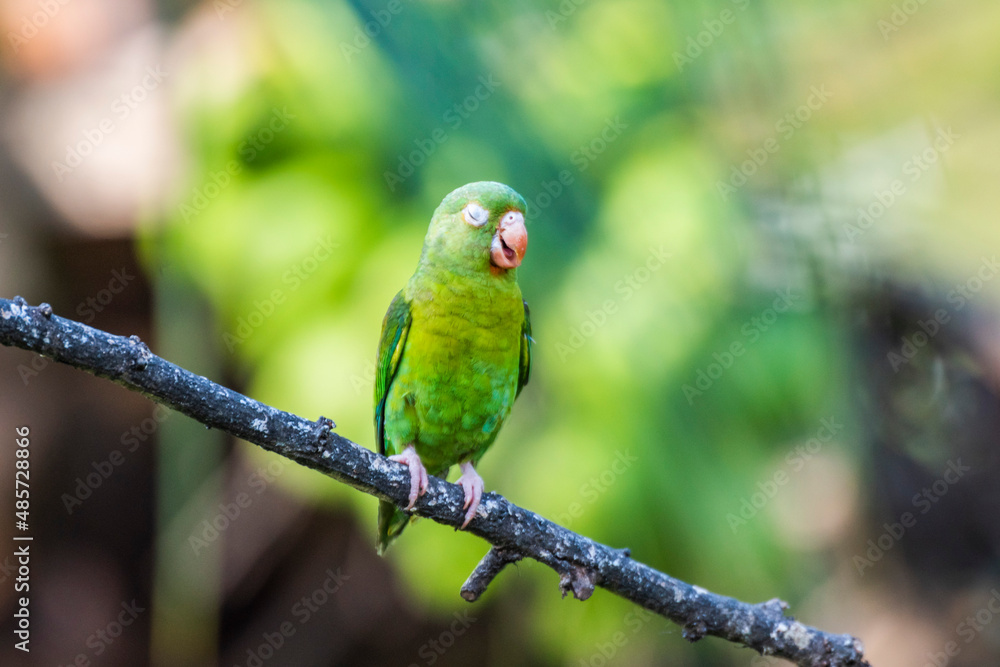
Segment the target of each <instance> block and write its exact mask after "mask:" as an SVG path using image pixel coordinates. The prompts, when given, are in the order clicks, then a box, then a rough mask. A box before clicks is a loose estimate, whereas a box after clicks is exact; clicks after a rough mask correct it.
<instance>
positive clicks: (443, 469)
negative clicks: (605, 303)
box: [375, 182, 532, 553]
mask: <svg viewBox="0 0 1000 667" xmlns="http://www.w3.org/2000/svg"><path fill="white" fill-rule="evenodd" d="M524 210H525V203H524V199H523V198H522V197H521V196H520V195H519V194H517V193H516V192H514V190H512V189H511V188H509V187H507V186H506V185H503V184H501V183H492V182H481V183H470V184H468V185H464V186H462V187H460V188H458V189H457V190H455V191H454V192H452V193H451V194H449V195H448V196H447V197H445V198H444V200H443V201H442V202H441V205H440V206H438V208H437V210H436V211H435V212H434V216H433V217H432V218H431V224H430V227H429V228H428V230H427V236H426V237H425V238H424V248H423V252H422V253H421V255H420V262H419V264H418V265H417V270H416V272H415V273H414V274H413V276H412V277H411V278H410V280H409V282H407V284H406V287H404V288H403V289H402V290H401V291H400V292H399V293H398V294H396V297H395V298H394V299H393V300H392V303H391V304H390V305H389V311H388V312H387V313H386V314H385V319H384V320H383V322H382V337H381V340H380V341H379V346H378V360H377V363H376V375H375V439H376V442H377V444H378V451H379V453H380V454H385V455H389V458H390V459H391V460H393V461H397V462H399V463H402V464H404V465H406V466H407V467H408V469H409V472H410V497H409V500H410V502H409V505H408V506H407V508H406V509H408V510H409V509H412V508H413V506H414V504H415V503H416V502H417V498H418V497H419V496H421V495H423V494H424V493H425V492H426V491H427V484H428V477H427V476H428V474H431V475H442V474H446V473H447V471H448V469H449V468H450V467H451V466H453V465H455V464H456V463H457V464H458V465H459V466H460V468H461V471H462V476H461V477H460V478H459V479H458V481H457V482H456V483H458V484H460V485H461V486H462V489H463V490H464V492H465V503H464V504H463V506H462V508H463V509H464V510H465V521H464V522H463V523H462V527H463V528H465V527H466V526H467V525H468V524H469V522H470V521H472V518H473V517H474V516H475V514H476V510H477V508H478V507H479V501H480V498H481V497H482V494H483V479H482V478H481V477H480V476H479V474H478V473H477V472H476V470H475V467H474V466H475V465H476V464H477V463H478V462H479V459H480V458H481V457H482V455H483V454H484V453H485V452H486V450H487V449H488V448H489V446H490V445H492V444H493V441H494V440H495V439H496V437H497V433H499V431H500V427H501V426H502V425H503V423H504V421H505V420H506V419H507V416H508V415H509V414H510V410H511V406H513V404H514V399H515V398H517V396H518V394H520V393H521V389H522V388H523V387H524V385H525V384H527V382H528V372H529V370H530V368H531V342H532V341H531V323H530V321H529V319H528V304H527V303H525V301H524V300H523V298H522V297H521V289H520V287H518V285H517V267H518V266H519V265H520V264H521V261H522V260H523V259H524V253H525V251H526V250H527V248H528V232H527V230H526V229H525V226H524ZM409 520H410V515H409V514H407V513H406V512H403V511H402V510H400V509H399V508H397V507H396V506H395V505H393V504H392V503H389V502H386V501H382V502H380V503H379V517H378V547H379V553H382V552H384V551H385V548H386V547H387V546H388V545H389V543H390V542H391V541H392V540H393V539H395V538H396V537H397V536H398V535H399V534H400V533H401V532H402V531H403V529H404V528H405V527H406V524H407V523H408V522H409Z"/></svg>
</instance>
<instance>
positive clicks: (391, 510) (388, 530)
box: [378, 500, 417, 556]
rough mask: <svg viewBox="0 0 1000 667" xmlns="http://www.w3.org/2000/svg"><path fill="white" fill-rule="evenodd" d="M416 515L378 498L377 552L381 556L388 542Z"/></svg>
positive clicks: (397, 535)
mask: <svg viewBox="0 0 1000 667" xmlns="http://www.w3.org/2000/svg"><path fill="white" fill-rule="evenodd" d="M416 518H417V517H415V516H412V515H410V514H407V513H406V512H404V511H403V510H401V509H399V508H398V507H396V506H395V505H393V504H392V503H388V502H386V501H384V500H380V501H379V503H378V553H379V555H380V556H381V555H382V554H384V553H385V550H386V549H387V548H388V547H389V544H390V543H391V542H392V541H393V540H395V539H396V538H397V537H399V535H400V533H402V532H403V529H404V528H406V524H408V523H410V521H413V520H415V519H416Z"/></svg>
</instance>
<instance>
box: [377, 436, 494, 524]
mask: <svg viewBox="0 0 1000 667" xmlns="http://www.w3.org/2000/svg"><path fill="white" fill-rule="evenodd" d="M389 460H390V461H396V462H397V463H403V464H405V465H406V466H407V467H408V468H409V469H410V504H409V505H407V506H406V509H408V510H411V509H413V506H414V505H416V504H417V498H419V497H420V496H422V495H424V494H425V493H427V485H428V484H429V483H430V480H429V479H428V478H427V468H425V467H424V464H423V462H422V461H421V460H420V455H419V454H417V450H416V449H414V448H413V445H409V446H408V447H407V448H406V449H404V450H403V453H402V454H396V455H394V456H390V457H389ZM477 477H478V475H477ZM479 483H480V487H482V480H479Z"/></svg>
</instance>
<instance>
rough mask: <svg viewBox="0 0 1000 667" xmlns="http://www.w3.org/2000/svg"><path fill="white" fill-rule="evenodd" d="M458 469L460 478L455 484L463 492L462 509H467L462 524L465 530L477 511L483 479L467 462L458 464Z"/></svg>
mask: <svg viewBox="0 0 1000 667" xmlns="http://www.w3.org/2000/svg"><path fill="white" fill-rule="evenodd" d="M458 467H459V468H461V470H462V476H461V477H459V478H458V480H456V481H455V483H456V484H461V485H462V490H463V491H465V503H463V504H462V509H466V508H468V511H467V512H466V513H465V521H464V522H463V523H462V528H465V527H466V526H468V525H469V522H470V521H472V517H474V516H476V510H478V509H479V501H480V500H481V499H482V497H483V478H482V477H480V476H479V473H478V472H476V469H475V468H473V467H472V464H471V463H469V462H465V463H460V464H459V466H458Z"/></svg>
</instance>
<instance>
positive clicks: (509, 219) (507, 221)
mask: <svg viewBox="0 0 1000 667" xmlns="http://www.w3.org/2000/svg"><path fill="white" fill-rule="evenodd" d="M515 223H521V224H522V225H523V224H524V215H522V214H521V213H518V212H517V211H508V212H507V214H506V215H505V216H504V217H503V220H501V221H500V229H505V228H507V227H510V226H511V225H513V224H515Z"/></svg>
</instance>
